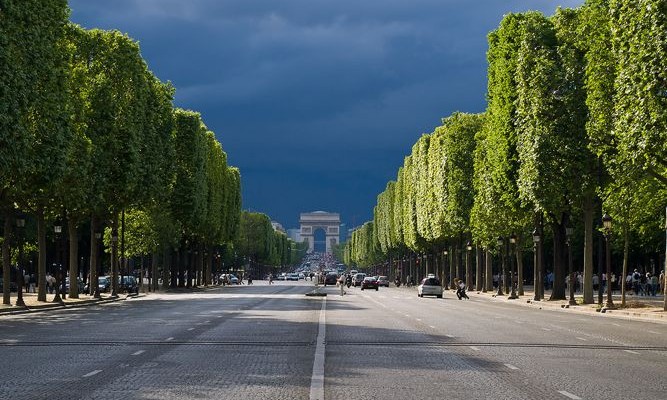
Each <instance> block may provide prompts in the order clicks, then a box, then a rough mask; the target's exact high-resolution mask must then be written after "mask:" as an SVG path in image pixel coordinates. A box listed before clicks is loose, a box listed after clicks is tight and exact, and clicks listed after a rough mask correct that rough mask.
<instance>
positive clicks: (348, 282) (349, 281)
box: [345, 276, 352, 289]
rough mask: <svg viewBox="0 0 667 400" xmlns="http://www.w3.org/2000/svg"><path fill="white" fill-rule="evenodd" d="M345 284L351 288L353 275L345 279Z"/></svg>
mask: <svg viewBox="0 0 667 400" xmlns="http://www.w3.org/2000/svg"><path fill="white" fill-rule="evenodd" d="M345 285H347V288H348V289H349V288H350V286H352V277H351V276H348V277H347V278H346V279H345Z"/></svg>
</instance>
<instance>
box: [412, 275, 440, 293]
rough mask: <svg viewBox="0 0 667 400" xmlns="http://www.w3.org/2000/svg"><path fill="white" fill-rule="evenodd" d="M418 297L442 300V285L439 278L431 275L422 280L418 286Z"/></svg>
mask: <svg viewBox="0 0 667 400" xmlns="http://www.w3.org/2000/svg"><path fill="white" fill-rule="evenodd" d="M417 296H419V297H424V296H435V297H437V298H439V299H441V298H442V285H441V284H440V281H439V280H438V278H436V277H435V275H429V276H427V277H426V278H424V279H422V281H421V283H420V284H419V286H417Z"/></svg>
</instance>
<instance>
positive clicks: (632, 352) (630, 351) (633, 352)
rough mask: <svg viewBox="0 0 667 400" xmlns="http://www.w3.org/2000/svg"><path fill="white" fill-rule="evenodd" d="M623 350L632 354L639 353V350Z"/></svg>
mask: <svg viewBox="0 0 667 400" xmlns="http://www.w3.org/2000/svg"><path fill="white" fill-rule="evenodd" d="M623 351H625V352H626V353H630V354H639V353H638V352H636V351H632V350H623Z"/></svg>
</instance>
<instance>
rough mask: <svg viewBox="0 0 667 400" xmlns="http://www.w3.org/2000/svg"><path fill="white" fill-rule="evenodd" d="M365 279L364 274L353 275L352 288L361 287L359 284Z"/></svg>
mask: <svg viewBox="0 0 667 400" xmlns="http://www.w3.org/2000/svg"><path fill="white" fill-rule="evenodd" d="M365 277H366V274H364V273H363V272H359V273H356V274H355V275H353V278H352V286H354V287H357V286H361V282H363V281H364V278H365Z"/></svg>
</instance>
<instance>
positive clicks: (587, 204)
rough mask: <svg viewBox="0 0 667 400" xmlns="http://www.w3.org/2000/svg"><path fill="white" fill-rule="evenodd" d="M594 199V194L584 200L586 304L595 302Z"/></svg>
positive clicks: (584, 289) (584, 282)
mask: <svg viewBox="0 0 667 400" xmlns="http://www.w3.org/2000/svg"><path fill="white" fill-rule="evenodd" d="M594 215H595V211H594V200H593V195H589V196H586V198H585V200H584V279H583V286H584V287H583V288H582V289H583V292H584V299H583V302H584V304H593V301H594V300H593V297H594V295H593V217H594Z"/></svg>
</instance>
